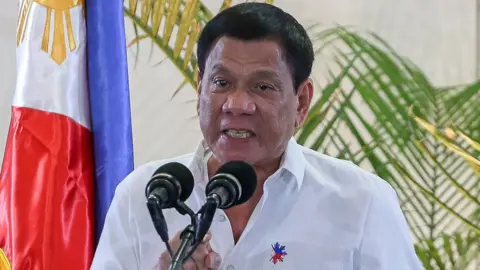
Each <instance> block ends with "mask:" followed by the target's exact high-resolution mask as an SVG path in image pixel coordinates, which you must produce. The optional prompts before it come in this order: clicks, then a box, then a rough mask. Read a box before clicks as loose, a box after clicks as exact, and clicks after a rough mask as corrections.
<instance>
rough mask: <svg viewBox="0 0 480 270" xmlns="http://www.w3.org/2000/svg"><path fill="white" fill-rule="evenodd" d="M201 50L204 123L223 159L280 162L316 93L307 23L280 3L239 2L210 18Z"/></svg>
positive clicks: (212, 145) (200, 105)
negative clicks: (280, 6)
mask: <svg viewBox="0 0 480 270" xmlns="http://www.w3.org/2000/svg"><path fill="white" fill-rule="evenodd" d="M197 56H198V66H199V86H198V88H199V89H198V90H199V99H198V107H197V109H198V113H199V117H200V127H201V130H202V133H203V135H204V138H205V140H206V142H207V144H208V145H209V147H210V148H211V149H212V151H213V153H214V155H215V157H216V158H217V159H218V161H219V162H221V163H224V162H227V161H230V160H244V161H247V162H249V163H251V164H253V165H254V166H262V165H267V164H269V163H272V162H276V161H278V158H279V157H281V155H282V154H283V152H284V150H285V148H286V146H287V144H288V141H289V139H290V138H291V137H292V136H293V134H294V132H295V130H296V128H297V127H298V126H299V125H301V124H302V123H303V122H304V120H305V118H306V115H307V112H308V107H309V105H310V102H311V98H312V93H313V88H312V84H311V82H310V80H309V76H310V73H311V69H312V63H313V59H314V53H313V48H312V43H311V41H310V39H309V37H308V35H307V33H306V31H305V29H304V28H303V27H302V26H301V25H300V24H299V23H298V22H297V21H296V20H295V19H294V18H293V17H292V16H291V15H289V14H287V13H285V12H284V11H282V10H281V9H279V8H277V7H275V6H273V5H268V4H261V3H244V4H239V5H236V6H233V7H231V8H228V9H225V10H224V11H222V12H221V13H219V14H218V15H217V16H215V17H214V18H213V19H212V20H211V21H209V22H208V23H207V25H206V26H205V28H204V29H203V31H202V33H201V35H200V37H199V40H198V44H197Z"/></svg>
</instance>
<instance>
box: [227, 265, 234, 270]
mask: <svg viewBox="0 0 480 270" xmlns="http://www.w3.org/2000/svg"><path fill="white" fill-rule="evenodd" d="M234 269H235V267H233V265H229V266H227V270H234Z"/></svg>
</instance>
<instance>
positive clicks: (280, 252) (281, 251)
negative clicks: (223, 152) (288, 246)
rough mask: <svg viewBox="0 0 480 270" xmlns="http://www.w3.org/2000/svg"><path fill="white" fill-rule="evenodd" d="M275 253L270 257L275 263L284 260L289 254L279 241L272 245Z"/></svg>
mask: <svg viewBox="0 0 480 270" xmlns="http://www.w3.org/2000/svg"><path fill="white" fill-rule="evenodd" d="M272 249H273V255H272V257H271V258H270V261H271V262H272V263H273V264H277V263H278V262H283V257H284V256H285V255H287V252H285V246H281V245H280V244H279V243H278V242H276V243H275V245H272Z"/></svg>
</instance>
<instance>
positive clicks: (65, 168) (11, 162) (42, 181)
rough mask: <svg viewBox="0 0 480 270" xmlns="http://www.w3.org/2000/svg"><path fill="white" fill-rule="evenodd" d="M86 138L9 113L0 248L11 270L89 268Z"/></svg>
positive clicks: (69, 128)
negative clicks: (9, 121)
mask: <svg viewBox="0 0 480 270" xmlns="http://www.w3.org/2000/svg"><path fill="white" fill-rule="evenodd" d="M93 170H94V164H93V153H92V137H91V132H90V131H89V130H88V129H87V128H85V127H83V126H81V125H79V124H77V123H76V122H75V121H73V120H72V119H70V118H68V117H65V116H63V115H59V114H54V113H48V112H43V111H39V110H35V109H29V108H15V107H14V108H13V109H12V120H11V123H10V130H9V134H8V138H7V144H6V149H5V156H4V159H3V165H2V170H1V172H0V213H1V214H0V248H2V249H3V250H4V251H5V253H6V255H7V257H8V258H9V260H10V264H11V266H12V269H22V270H27V269H32V270H37V269H38V270H46V269H48V270H55V269H59V270H60V269H61V270H65V269H69V270H74V269H81V270H86V269H89V268H90V264H91V261H92V257H93V252H94V241H93V240H94V238H93V237H94V235H93V230H94V223H93V217H94V213H93V211H94V210H93V203H94V197H93V175H94V174H93Z"/></svg>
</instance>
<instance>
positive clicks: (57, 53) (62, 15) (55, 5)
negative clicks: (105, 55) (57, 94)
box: [17, 0, 84, 64]
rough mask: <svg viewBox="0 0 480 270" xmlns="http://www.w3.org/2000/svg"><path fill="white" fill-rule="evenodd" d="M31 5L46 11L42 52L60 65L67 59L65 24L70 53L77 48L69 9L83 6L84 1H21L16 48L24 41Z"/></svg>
mask: <svg viewBox="0 0 480 270" xmlns="http://www.w3.org/2000/svg"><path fill="white" fill-rule="evenodd" d="M33 3H37V4H39V5H41V6H43V7H45V8H46V9H47V16H46V19H45V27H44V31H43V39H42V50H43V51H44V52H46V53H50V56H51V57H52V59H53V60H54V61H55V62H56V63H57V64H61V63H63V61H65V59H66V58H67V49H66V47H67V44H66V41H65V24H66V30H67V36H68V45H69V48H70V51H71V52H73V51H74V50H75V49H76V48H77V44H76V43H75V37H74V34H73V26H72V19H71V16H70V9H72V8H73V7H76V6H83V3H84V0H23V2H22V5H21V7H20V12H19V14H18V26H17V27H18V28H17V46H19V45H20V44H21V43H22V42H23V40H24V39H25V32H26V31H25V28H26V27H27V25H28V18H29V14H30V9H31V7H32V4H33ZM52 13H53V44H52V48H51V51H49V48H48V46H49V44H50V38H51V34H50V29H51V24H52Z"/></svg>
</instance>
